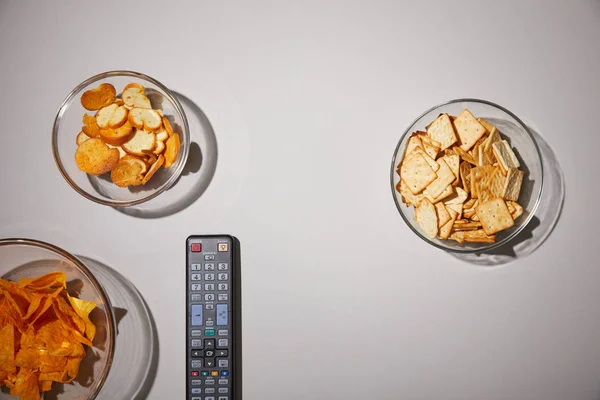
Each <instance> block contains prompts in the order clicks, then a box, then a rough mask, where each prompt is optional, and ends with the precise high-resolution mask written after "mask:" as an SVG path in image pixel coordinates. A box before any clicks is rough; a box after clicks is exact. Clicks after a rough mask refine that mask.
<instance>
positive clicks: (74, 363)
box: [66, 356, 83, 381]
mask: <svg viewBox="0 0 600 400" xmlns="http://www.w3.org/2000/svg"><path fill="white" fill-rule="evenodd" d="M82 358H83V356H81V357H69V358H68V360H67V367H66V371H67V375H68V376H69V377H70V378H69V381H72V380H73V379H75V378H76V377H77V375H78V374H79V365H80V364H81V360H82Z"/></svg>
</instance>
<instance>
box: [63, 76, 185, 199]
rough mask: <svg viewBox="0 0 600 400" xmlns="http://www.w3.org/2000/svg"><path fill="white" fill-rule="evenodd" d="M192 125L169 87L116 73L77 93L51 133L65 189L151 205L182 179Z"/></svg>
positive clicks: (77, 89) (70, 97) (91, 196)
mask: <svg viewBox="0 0 600 400" xmlns="http://www.w3.org/2000/svg"><path fill="white" fill-rule="evenodd" d="M189 148H190V133H189V126H188V120H187V117H186V115H185V112H184V110H183V107H182V106H181V103H180V102H179V100H178V99H177V97H176V96H175V94H174V93H173V92H171V91H170V90H169V89H168V88H167V87H166V86H164V85H163V84H162V83H160V82H158V81H157V80H156V79H154V78H151V77H149V76H147V75H144V74H142V73H139V72H133V71H110V72H104V73H101V74H99V75H96V76H93V77H91V78H89V79H87V80H86V81H84V82H82V83H81V84H79V85H78V86H77V87H75V89H73V90H72V91H71V93H69V94H68V95H67V97H66V99H65V100H64V102H63V104H62V105H61V106H60V109H59V110H58V113H57V115H56V118H55V120H54V126H53V129H52V152H53V154H54V160H55V162H56V165H57V167H58V169H59V171H60V173H61V174H62V176H63V177H64V178H65V180H66V181H67V183H68V184H69V185H70V186H71V187H72V188H73V189H74V190H75V191H76V192H77V193H79V194H80V195H82V196H83V197H85V198H87V199H89V200H92V201H94V202H96V203H99V204H103V205H107V206H112V207H127V206H132V205H137V204H141V203H144V202H146V201H149V200H151V199H153V198H155V197H157V196H159V195H160V194H161V193H163V192H164V191H166V190H167V189H169V187H171V186H172V185H173V184H175V182H176V181H177V180H178V179H179V177H180V176H181V173H182V172H183V168H184V166H185V164H186V161H187V157H188V153H189Z"/></svg>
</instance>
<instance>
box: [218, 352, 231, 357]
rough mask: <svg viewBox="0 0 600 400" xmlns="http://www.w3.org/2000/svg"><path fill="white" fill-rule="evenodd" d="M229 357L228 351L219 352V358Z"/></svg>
mask: <svg viewBox="0 0 600 400" xmlns="http://www.w3.org/2000/svg"><path fill="white" fill-rule="evenodd" d="M228 355H229V351H228V350H217V357H227V356H228Z"/></svg>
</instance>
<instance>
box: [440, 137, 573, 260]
mask: <svg viewBox="0 0 600 400" xmlns="http://www.w3.org/2000/svg"><path fill="white" fill-rule="evenodd" d="M528 128H529V130H530V132H531V134H532V135H533V136H534V138H535V140H536V141H537V144H538V146H539V148H540V152H541V154H542V162H543V167H544V187H543V189H542V197H541V200H540V203H539V205H538V208H537V210H536V212H535V215H534V216H533V218H532V219H531V221H529V223H528V224H527V226H526V227H525V228H524V229H523V231H521V233H519V234H518V235H517V236H516V237H515V238H514V239H513V240H511V241H510V242H508V243H506V244H505V245H503V246H500V247H498V248H496V249H493V250H491V251H489V252H486V253H472V254H460V253H452V252H449V253H450V254H451V255H452V256H454V257H456V258H458V259H460V260H463V261H466V262H468V263H471V264H475V265H482V266H499V265H504V264H507V263H509V262H512V261H514V260H515V259H517V258H524V257H527V256H528V255H530V254H531V253H533V252H534V251H535V250H536V249H538V248H539V247H540V246H541V245H542V244H543V243H544V242H545V241H546V239H547V238H548V237H549V236H550V234H551V233H552V231H553V230H554V228H555V227H556V224H557V223H558V220H559V219H560V214H561V212H562V208H563V204H564V199H565V181H564V177H563V173H562V169H561V168H560V164H559V162H558V159H557V158H556V154H554V151H553V150H552V148H551V147H550V145H548V143H547V142H546V141H545V140H544V138H543V137H542V136H541V135H540V134H539V133H538V132H537V131H536V130H534V129H532V128H531V127H528Z"/></svg>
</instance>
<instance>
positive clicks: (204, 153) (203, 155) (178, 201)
mask: <svg viewBox="0 0 600 400" xmlns="http://www.w3.org/2000/svg"><path fill="white" fill-rule="evenodd" d="M173 93H174V95H175V97H177V99H178V100H179V102H180V103H181V106H182V107H183V109H184V111H185V114H186V116H187V119H188V124H189V127H190V141H191V143H190V153H189V155H188V159H187V162H186V164H185V167H184V168H183V172H182V174H181V177H180V178H179V179H178V180H177V181H176V182H175V183H174V184H173V186H172V187H170V188H169V189H168V190H167V191H165V192H164V193H162V194H160V195H159V196H158V197H156V198H155V199H152V200H150V201H148V202H146V203H142V204H139V205H136V206H132V207H115V209H116V210H117V211H120V212H122V213H124V214H127V215H130V216H132V217H137V218H149V219H152V218H163V217H167V216H169V215H173V214H176V213H178V212H180V211H182V210H184V209H186V208H187V207H189V206H191V205H192V204H193V203H194V202H195V201H196V200H198V199H199V198H200V196H202V194H203V193H204V192H205V191H206V189H207V188H208V185H209V184H210V182H211V181H212V178H213V176H214V175H215V171H216V169H217V158H218V149H217V138H216V136H215V132H214V130H213V127H212V125H211V124H210V121H209V120H208V117H207V116H206V114H204V112H203V111H202V109H200V107H198V106H197V105H196V104H195V103H194V102H193V101H192V100H190V99H189V98H187V97H186V96H184V95H182V94H180V93H177V92H173ZM173 128H174V129H175V130H177V127H175V126H174V127H173Z"/></svg>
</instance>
